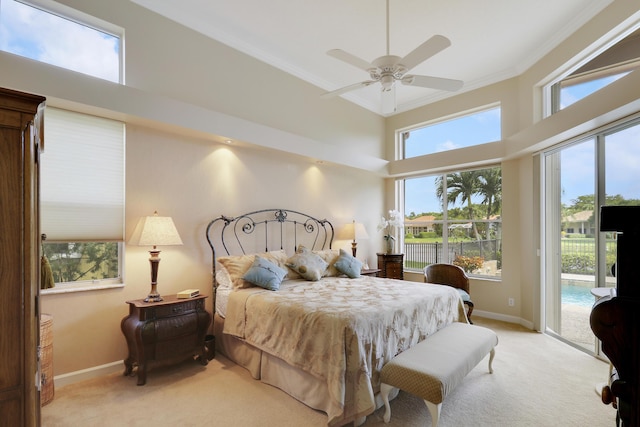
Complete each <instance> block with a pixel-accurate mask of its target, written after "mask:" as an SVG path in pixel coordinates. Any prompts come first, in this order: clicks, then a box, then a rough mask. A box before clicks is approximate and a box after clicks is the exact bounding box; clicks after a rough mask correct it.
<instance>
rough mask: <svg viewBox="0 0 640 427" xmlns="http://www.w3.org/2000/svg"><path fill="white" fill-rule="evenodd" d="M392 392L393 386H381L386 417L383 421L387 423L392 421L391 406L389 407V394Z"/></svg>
mask: <svg viewBox="0 0 640 427" xmlns="http://www.w3.org/2000/svg"><path fill="white" fill-rule="evenodd" d="M391 390H393V386H390V385H389V384H385V383H381V384H380V396H381V397H382V401H383V402H384V416H383V417H382V419H383V420H384V422H385V423H388V422H389V420H390V419H391V406H390V405H389V393H391Z"/></svg>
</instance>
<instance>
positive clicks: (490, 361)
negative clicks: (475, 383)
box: [489, 348, 496, 374]
mask: <svg viewBox="0 0 640 427" xmlns="http://www.w3.org/2000/svg"><path fill="white" fill-rule="evenodd" d="M495 355H496V349H495V348H492V349H491V353H489V373H490V374H493V358H494V356H495Z"/></svg>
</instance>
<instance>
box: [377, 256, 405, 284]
mask: <svg viewBox="0 0 640 427" xmlns="http://www.w3.org/2000/svg"><path fill="white" fill-rule="evenodd" d="M403 258H404V254H381V253H379V254H378V268H379V269H380V273H378V277H386V278H389V279H400V280H403V279H404V266H403Z"/></svg>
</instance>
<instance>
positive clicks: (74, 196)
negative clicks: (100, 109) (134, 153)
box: [40, 107, 125, 242]
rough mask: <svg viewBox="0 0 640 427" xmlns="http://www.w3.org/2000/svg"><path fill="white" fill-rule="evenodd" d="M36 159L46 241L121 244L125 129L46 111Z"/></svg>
mask: <svg viewBox="0 0 640 427" xmlns="http://www.w3.org/2000/svg"><path fill="white" fill-rule="evenodd" d="M44 117H45V120H44V123H45V124H44V126H45V131H44V135H45V143H44V147H45V150H44V151H43V153H42V154H41V156H40V218H41V232H42V233H45V234H46V235H47V241H48V242H82V241H92V242H95V241H123V240H124V135H125V133H124V124H123V123H121V122H118V121H115V120H110V119H105V118H101V117H95V116H90V115H87V114H81V113H76V112H72V111H67V110H61V109H56V108H51V107H47V109H46V111H45V114H44Z"/></svg>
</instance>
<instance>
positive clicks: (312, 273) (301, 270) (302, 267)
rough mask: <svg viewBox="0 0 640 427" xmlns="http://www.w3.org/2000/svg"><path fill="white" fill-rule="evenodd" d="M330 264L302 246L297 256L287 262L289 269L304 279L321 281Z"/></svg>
mask: <svg viewBox="0 0 640 427" xmlns="http://www.w3.org/2000/svg"><path fill="white" fill-rule="evenodd" d="M328 266H329V264H327V262H326V261H325V260H323V259H322V258H320V256H318V255H317V254H314V253H313V252H311V251H310V250H309V249H307V248H305V247H304V246H302V245H300V246H299V247H298V250H297V251H296V253H295V255H293V256H292V257H291V258H289V259H288V260H287V267H289V268H290V269H292V270H293V271H295V272H296V273H298V274H299V275H300V276H302V278H303V279H306V280H312V281H317V280H320V278H321V277H322V275H323V274H324V272H325V271H326V269H327V267H328Z"/></svg>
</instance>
